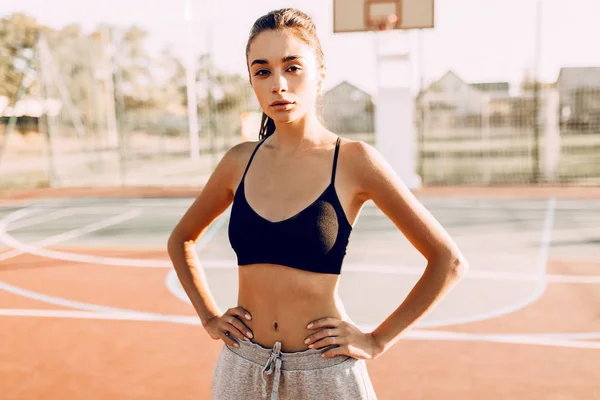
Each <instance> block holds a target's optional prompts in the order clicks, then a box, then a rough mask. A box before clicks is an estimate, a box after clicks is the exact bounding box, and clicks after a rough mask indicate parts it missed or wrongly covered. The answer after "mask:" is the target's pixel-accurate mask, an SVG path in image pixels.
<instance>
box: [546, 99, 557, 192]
mask: <svg viewBox="0 0 600 400" xmlns="http://www.w3.org/2000/svg"><path fill="white" fill-rule="evenodd" d="M545 99H546V102H545V103H546V104H545V107H544V111H545V112H544V122H545V124H544V125H545V126H544V134H545V135H544V136H545V137H544V149H543V151H544V152H543V168H544V180H545V182H547V183H555V182H557V181H558V176H557V170H558V160H559V157H560V126H559V102H558V91H557V90H554V89H552V90H548V92H547V94H546V96H545Z"/></svg>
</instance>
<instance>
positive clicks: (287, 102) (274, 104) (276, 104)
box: [270, 100, 294, 107]
mask: <svg viewBox="0 0 600 400" xmlns="http://www.w3.org/2000/svg"><path fill="white" fill-rule="evenodd" d="M288 104H294V103H293V102H291V101H287V100H277V101H274V102H272V103H271V104H270V105H271V107H275V106H285V105H288Z"/></svg>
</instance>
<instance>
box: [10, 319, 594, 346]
mask: <svg viewBox="0 0 600 400" xmlns="http://www.w3.org/2000/svg"><path fill="white" fill-rule="evenodd" d="M0 316H12V317H45V318H74V319H100V320H119V321H147V322H170V323H176V324H184V325H200V320H199V319H198V318H197V317H195V316H194V317H192V316H187V315H163V314H152V313H140V312H133V313H132V312H114V313H105V312H102V313H99V312H89V311H87V312H86V311H73V310H39V309H38V310H35V309H0ZM358 327H359V328H360V329H361V330H363V331H365V332H367V331H370V330H369V328H370V327H368V326H363V325H358ZM582 335H586V336H587V337H588V338H598V337H600V332H590V333H584V334H573V335H572V336H582ZM569 336H571V335H570V334H564V335H561V337H558V335H556V337H552V336H548V335H545V334H539V335H538V334H523V335H520V334H496V333H494V334H476V333H462V332H445V331H428V330H420V329H412V330H409V331H407V332H406V333H405V334H404V335H403V338H404V339H410V340H433V341H469V342H491V343H509V344H526V345H537V346H552V347H569V348H582V349H600V343H598V342H588V341H583V340H571V339H568V337H569Z"/></svg>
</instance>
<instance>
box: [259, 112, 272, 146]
mask: <svg viewBox="0 0 600 400" xmlns="http://www.w3.org/2000/svg"><path fill="white" fill-rule="evenodd" d="M273 132H275V121H273V119H272V118H271V117H269V116H268V115H267V114H265V113H264V112H263V115H262V121H260V132H259V133H258V140H263V139H266V138H268V137H269V136H271V135H272V134H273Z"/></svg>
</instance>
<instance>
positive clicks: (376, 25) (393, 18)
mask: <svg viewBox="0 0 600 400" xmlns="http://www.w3.org/2000/svg"><path fill="white" fill-rule="evenodd" d="M397 23H398V16H397V15H396V14H388V15H385V16H380V17H376V18H375V17H372V18H370V19H369V26H370V28H371V29H372V30H377V31H390V30H392V29H394V27H395V26H396V24H397Z"/></svg>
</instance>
